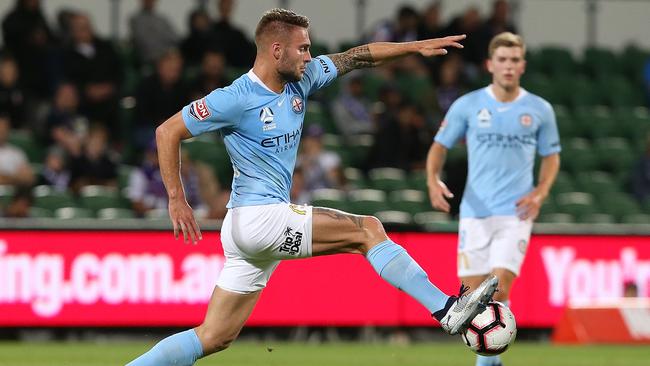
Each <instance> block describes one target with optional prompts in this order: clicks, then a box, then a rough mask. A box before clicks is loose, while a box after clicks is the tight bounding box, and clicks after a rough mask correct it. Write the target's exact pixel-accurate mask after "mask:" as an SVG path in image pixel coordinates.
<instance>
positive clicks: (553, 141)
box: [537, 102, 562, 156]
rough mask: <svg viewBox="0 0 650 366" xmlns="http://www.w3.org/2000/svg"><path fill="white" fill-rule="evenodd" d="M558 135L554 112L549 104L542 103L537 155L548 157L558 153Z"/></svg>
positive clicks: (559, 147) (559, 148)
mask: <svg viewBox="0 0 650 366" xmlns="http://www.w3.org/2000/svg"><path fill="white" fill-rule="evenodd" d="M560 150H562V148H561V146H560V134H559V133H558V131H557V122H556V121H555V112H554V111H553V107H551V105H550V104H548V103H546V102H544V105H543V106H542V121H541V123H540V125H539V129H538V130H537V153H538V154H539V155H541V156H548V155H552V154H556V153H559V152H560Z"/></svg>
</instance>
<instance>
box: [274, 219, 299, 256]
mask: <svg viewBox="0 0 650 366" xmlns="http://www.w3.org/2000/svg"><path fill="white" fill-rule="evenodd" d="M301 244H302V233H301V232H300V231H296V232H294V231H293V229H292V228H290V227H288V226H287V229H286V230H284V243H282V245H281V246H280V249H279V251H280V253H287V254H289V255H296V254H298V253H299V252H300V245H301Z"/></svg>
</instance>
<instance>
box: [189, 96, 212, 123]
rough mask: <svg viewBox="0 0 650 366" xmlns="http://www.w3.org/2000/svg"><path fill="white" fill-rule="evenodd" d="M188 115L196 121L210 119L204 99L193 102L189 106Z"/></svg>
mask: <svg viewBox="0 0 650 366" xmlns="http://www.w3.org/2000/svg"><path fill="white" fill-rule="evenodd" d="M190 115H191V116H192V117H194V119H196V120H197V121H205V120H206V119H207V118H208V117H210V110H209V109H208V106H207V105H206V104H205V98H201V99H199V100H195V101H194V102H192V104H190Z"/></svg>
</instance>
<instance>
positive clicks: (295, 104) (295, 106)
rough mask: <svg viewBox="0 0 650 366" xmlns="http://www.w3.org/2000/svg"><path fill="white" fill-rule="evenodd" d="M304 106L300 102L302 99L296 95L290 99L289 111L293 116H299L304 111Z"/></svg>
mask: <svg viewBox="0 0 650 366" xmlns="http://www.w3.org/2000/svg"><path fill="white" fill-rule="evenodd" d="M304 107H305V104H304V103H303V102H302V98H300V97H299V96H297V95H294V96H293V97H291V109H292V110H293V112H294V113H295V114H300V113H302V111H303V110H304V109H305V108H304Z"/></svg>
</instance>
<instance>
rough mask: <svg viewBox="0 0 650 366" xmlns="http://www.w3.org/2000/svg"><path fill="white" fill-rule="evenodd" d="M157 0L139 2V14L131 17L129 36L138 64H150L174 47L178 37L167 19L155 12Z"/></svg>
mask: <svg viewBox="0 0 650 366" xmlns="http://www.w3.org/2000/svg"><path fill="white" fill-rule="evenodd" d="M157 2H158V0H140V5H141V8H140V12H139V13H137V14H135V15H134V16H133V17H131V23H130V25H131V36H132V37H133V45H134V47H135V49H136V50H137V53H138V57H139V60H140V62H142V63H143V64H152V63H154V62H155V61H156V60H158V59H159V58H160V57H161V56H162V55H163V53H164V52H165V51H167V50H168V49H170V48H173V47H175V45H176V42H177V41H178V35H177V34H176V31H175V30H174V27H173V26H172V24H171V22H170V21H169V19H167V17H165V16H164V15H162V14H159V13H157V12H156V9H155V8H156V3H157Z"/></svg>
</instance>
